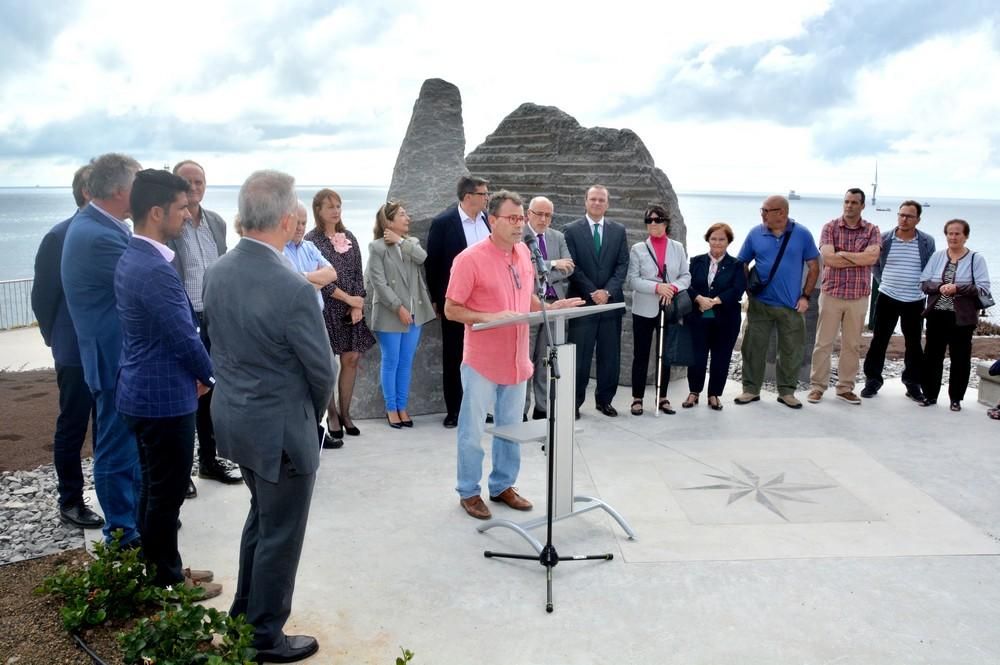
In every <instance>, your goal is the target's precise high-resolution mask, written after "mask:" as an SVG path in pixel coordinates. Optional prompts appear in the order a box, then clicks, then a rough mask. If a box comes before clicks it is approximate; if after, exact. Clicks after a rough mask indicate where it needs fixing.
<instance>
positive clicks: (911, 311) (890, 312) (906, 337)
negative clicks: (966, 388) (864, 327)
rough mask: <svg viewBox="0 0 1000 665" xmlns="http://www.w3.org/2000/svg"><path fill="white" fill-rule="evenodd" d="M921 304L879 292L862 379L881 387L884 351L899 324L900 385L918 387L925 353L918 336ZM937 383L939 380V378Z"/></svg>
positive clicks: (922, 309) (922, 304) (922, 308)
mask: <svg viewBox="0 0 1000 665" xmlns="http://www.w3.org/2000/svg"><path fill="white" fill-rule="evenodd" d="M923 311H924V301H923V300H915V301H913V302H903V301H902V300H896V299H895V298H890V297H889V296H887V295H885V294H884V293H879V294H878V296H877V297H876V298H875V322H874V327H873V328H872V343H871V346H869V347H868V353H867V354H865V364H864V370H865V380H866V381H873V382H875V383H877V384H879V385H881V384H882V369H883V368H884V367H885V351H886V349H888V348H889V340H890V339H891V338H892V333H894V332H895V331H896V323H897V322H899V323H900V328H901V329H902V331H903V342H904V343H905V345H906V352H905V355H904V356H903V377H902V378H903V384H904V385H910V384H916V385H920V368H921V366H922V365H923V359H924V351H923V349H922V348H921V345H920V343H921V340H920V337H921V334H922V333H923V329H924V319H923V316H922V313H923ZM938 380H939V381H940V378H939V379H938Z"/></svg>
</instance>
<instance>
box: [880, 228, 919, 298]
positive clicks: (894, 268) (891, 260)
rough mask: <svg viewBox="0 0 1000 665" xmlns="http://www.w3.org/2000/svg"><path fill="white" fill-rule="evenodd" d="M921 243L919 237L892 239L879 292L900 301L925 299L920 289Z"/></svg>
mask: <svg viewBox="0 0 1000 665" xmlns="http://www.w3.org/2000/svg"><path fill="white" fill-rule="evenodd" d="M921 272H923V266H921V265H920V244H919V242H918V240H917V237H916V236H914V237H913V238H912V239H910V240H900V239H899V237H898V236H897V237H895V238H893V239H892V244H891V245H890V246H889V255H888V256H887V257H886V258H885V267H884V268H882V281H881V282H879V285H878V290H879V293H884V294H885V295H887V296H889V297H890V298H892V299H893V300H898V301H900V302H916V301H918V300H923V299H924V292H923V291H921V290H920V273H921Z"/></svg>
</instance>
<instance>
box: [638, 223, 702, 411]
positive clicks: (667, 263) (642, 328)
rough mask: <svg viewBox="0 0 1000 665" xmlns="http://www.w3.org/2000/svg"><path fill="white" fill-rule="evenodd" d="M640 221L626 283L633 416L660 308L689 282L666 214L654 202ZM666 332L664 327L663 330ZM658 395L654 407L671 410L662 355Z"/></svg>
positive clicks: (680, 248) (684, 259)
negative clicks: (640, 236) (641, 231)
mask: <svg viewBox="0 0 1000 665" xmlns="http://www.w3.org/2000/svg"><path fill="white" fill-rule="evenodd" d="M643 221H645V222H646V230H647V231H648V232H649V237H648V238H646V239H645V240H644V241H642V242H637V243H636V244H634V245H632V250H631V254H630V255H629V262H628V284H629V286H631V287H632V335H633V345H632V349H633V351H632V406H631V408H630V411H631V413H632V415H633V416H640V415H642V397H643V395H644V394H645V393H646V375H647V372H648V368H649V347H650V344H652V342H653V340H654V339H655V333H656V332H657V331H658V330H659V328H660V307H661V306H664V307H665V306H667V305H669V304H670V303H671V301H672V300H673V298H674V296H675V295H677V294H678V293H679V292H681V291H684V290H685V289H687V288H688V287H689V286H690V285H691V273H690V272H688V258H687V252H685V251H684V245H682V244H680V243H679V242H677V241H676V240H671V239H670V238H668V237H667V225H668V223H669V217H668V216H667V211H666V210H665V209H664V208H663V207H662V206H658V205H654V206H650V207H649V209H648V210H646V214H645V216H644V219H643ZM663 334H664V335H666V334H667V331H666V329H664V330H663ZM662 361H663V362H662V364H661V377H662V379H661V380H660V394H659V395H658V397H659V402H658V404H657V408H659V409H660V411H662V412H663V413H671V414H672V413H674V409H673V408H671V406H670V400H668V399H667V384H668V383H669V381H670V359H669V358H667V357H666V356H664V357H663V359H662Z"/></svg>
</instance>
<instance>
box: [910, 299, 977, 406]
mask: <svg viewBox="0 0 1000 665" xmlns="http://www.w3.org/2000/svg"><path fill="white" fill-rule="evenodd" d="M975 330H976V326H974V325H972V326H959V325H956V324H955V312H946V311H942V310H936V309H932V310H931V311H930V312H929V313H928V314H927V346H926V347H925V348H924V367H923V373H922V376H923V381H922V382H921V385H922V387H923V389H924V397H926V398H927V399H937V398H938V394H939V393H940V392H941V376H942V375H943V374H944V352H945V349H946V348H947V349H948V355H950V356H951V373H950V375H949V379H948V397H949V399H951V401H953V402H961V401H962V398H964V397H965V389H966V388H968V387H969V371H970V370H971V369H972V333H973V332H975Z"/></svg>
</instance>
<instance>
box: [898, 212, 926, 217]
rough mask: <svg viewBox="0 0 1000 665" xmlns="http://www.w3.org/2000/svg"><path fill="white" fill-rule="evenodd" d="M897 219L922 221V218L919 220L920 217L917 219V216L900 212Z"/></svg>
mask: <svg viewBox="0 0 1000 665" xmlns="http://www.w3.org/2000/svg"><path fill="white" fill-rule="evenodd" d="M896 217H899V218H900V219H920V218H919V217H917V216H916V215H911V214H910V213H908V212H900V213H896Z"/></svg>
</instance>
